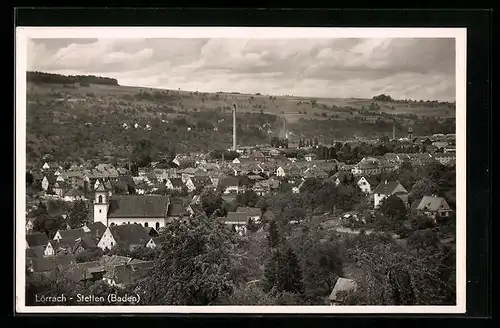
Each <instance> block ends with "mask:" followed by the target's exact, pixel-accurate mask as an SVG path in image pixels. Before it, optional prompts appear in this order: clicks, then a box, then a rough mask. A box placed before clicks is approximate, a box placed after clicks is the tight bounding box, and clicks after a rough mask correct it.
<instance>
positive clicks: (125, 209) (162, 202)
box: [108, 195, 169, 218]
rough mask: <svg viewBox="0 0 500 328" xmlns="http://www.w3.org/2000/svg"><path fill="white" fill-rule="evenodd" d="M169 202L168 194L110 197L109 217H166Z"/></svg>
mask: <svg viewBox="0 0 500 328" xmlns="http://www.w3.org/2000/svg"><path fill="white" fill-rule="evenodd" d="M168 203H169V198H168V196H163V195H140V196H136V195H133V196H115V197H111V198H110V202H109V210H108V217H110V218H126V217H134V218H151V217H154V218H157V217H164V216H165V214H166V213H167V208H168Z"/></svg>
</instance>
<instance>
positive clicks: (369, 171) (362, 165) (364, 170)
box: [351, 157, 381, 175]
mask: <svg viewBox="0 0 500 328" xmlns="http://www.w3.org/2000/svg"><path fill="white" fill-rule="evenodd" d="M351 172H352V174H354V175H375V174H379V173H380V172H381V168H380V163H379V160H378V159H376V158H372V157H370V158H363V159H362V160H361V161H360V162H359V163H358V164H356V165H355V166H354V168H353V169H352V171H351Z"/></svg>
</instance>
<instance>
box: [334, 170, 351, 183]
mask: <svg viewBox="0 0 500 328" xmlns="http://www.w3.org/2000/svg"><path fill="white" fill-rule="evenodd" d="M353 178H354V177H353V174H352V173H350V172H344V171H338V172H337V173H335V174H334V175H333V176H332V180H333V182H334V183H335V185H336V186H339V185H341V184H346V183H349V181H351V179H353Z"/></svg>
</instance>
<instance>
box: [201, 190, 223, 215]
mask: <svg viewBox="0 0 500 328" xmlns="http://www.w3.org/2000/svg"><path fill="white" fill-rule="evenodd" d="M223 202H224V200H223V199H222V197H221V195H220V194H214V193H205V194H203V196H202V197H201V206H202V207H203V211H204V212H205V214H206V215H207V217H210V216H212V214H214V212H215V211H217V210H219V211H220V209H221V208H222V203H223Z"/></svg>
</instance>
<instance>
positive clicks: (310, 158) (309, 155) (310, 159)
mask: <svg viewBox="0 0 500 328" xmlns="http://www.w3.org/2000/svg"><path fill="white" fill-rule="evenodd" d="M316 157H317V156H316V154H313V153H310V154H306V155H305V156H304V158H305V160H306V161H308V162H310V161H312V160H314V159H316Z"/></svg>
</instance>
